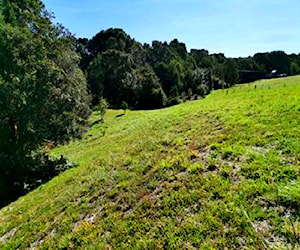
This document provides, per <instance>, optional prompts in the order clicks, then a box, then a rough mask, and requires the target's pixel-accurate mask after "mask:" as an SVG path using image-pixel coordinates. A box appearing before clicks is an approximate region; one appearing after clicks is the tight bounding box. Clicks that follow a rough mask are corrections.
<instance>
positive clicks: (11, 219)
mask: <svg viewBox="0 0 300 250" xmlns="http://www.w3.org/2000/svg"><path fill="white" fill-rule="evenodd" d="M122 114H123V111H122V110H109V111H108V113H107V114H106V116H105V122H104V123H103V124H102V123H99V124H96V125H94V126H93V127H92V128H91V129H90V130H89V132H88V133H87V134H86V135H85V136H84V137H83V139H82V140H80V141H74V142H72V143H71V144H69V145H66V146H62V147H59V148H57V149H55V150H54V151H53V152H52V153H53V154H55V155H60V154H63V155H65V156H67V157H68V158H69V159H70V160H72V161H75V162H77V163H79V167H77V168H74V169H71V170H68V171H66V172H65V173H63V174H61V175H60V176H58V177H56V178H54V179H53V180H52V181H50V182H49V183H47V184H45V185H43V186H41V187H40V188H38V189H37V190H35V191H33V192H31V193H30V194H28V195H27V196H25V197H22V198H20V199H19V200H18V201H16V202H15V203H13V204H11V205H10V206H8V207H5V208H3V209H2V210H1V211H0V247H1V248H7V249H14V248H26V247H41V248H45V249H47V248H74V249H77V248H94V249H101V248H104V249H110V248H113V249H156V248H184V249H193V248H195V249H199V248H203V249H211V248H217V249H219V248H221V249H222V248H225V247H227V248H234V249H240V248H243V247H246V248H254V249H262V248H279V249H282V248H287V249H289V248H292V247H297V246H298V247H299V241H300V238H299V234H300V233H299V221H300V213H299V205H300V202H299V191H300V190H299V184H300V179H299V171H300V140H299V139H300V118H299V117H300V116H299V115H300V77H299V76H296V77H289V78H281V79H273V80H264V81H259V82H255V83H252V84H245V85H238V86H236V87H235V88H232V89H229V90H218V91H214V92H213V93H212V94H210V95H209V96H207V97H206V98H205V99H203V100H199V101H193V102H188V103H185V104H181V105H177V106H174V107H170V108H167V109H162V110H154V111H128V112H127V113H126V114H125V115H122ZM98 118H99V114H98V113H97V112H95V113H94V114H93V117H92V118H91V121H95V120H97V119H98Z"/></svg>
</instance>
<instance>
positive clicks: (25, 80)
mask: <svg viewBox="0 0 300 250" xmlns="http://www.w3.org/2000/svg"><path fill="white" fill-rule="evenodd" d="M0 4H1V6H0V7H1V8H0V10H1V11H0V16H1V20H2V21H1V23H0V61H1V66H0V162H1V166H0V186H1V189H0V200H1V202H2V201H3V199H5V198H4V197H6V196H9V194H10V195H11V196H12V197H11V198H12V199H13V198H14V196H15V195H19V194H22V193H23V192H24V191H25V189H24V186H32V185H31V183H30V176H31V170H30V168H33V169H32V171H33V172H35V170H34V168H35V167H36V166H34V165H37V163H36V162H37V159H38V158H36V157H35V158H33V156H32V155H33V154H34V153H33V152H34V151H35V150H37V149H38V148H39V147H40V146H41V145H42V144H43V143H45V142H47V141H52V142H65V141H68V140H69V139H70V138H72V137H79V136H80V135H81V134H82V133H83V132H84V129H85V124H86V119H87V118H88V116H89V114H90V111H89V106H88V105H89V97H88V95H87V85H86V80H85V77H84V75H83V73H82V71H81V70H80V69H79V67H78V63H79V60H80V58H79V56H78V55H77V54H76V53H75V52H74V50H75V48H74V43H75V40H74V38H73V37H72V36H71V35H70V34H69V32H68V31H67V30H65V29H64V28H63V27H61V26H54V25H52V23H51V15H50V14H49V13H48V12H47V11H46V10H45V9H44V6H43V4H42V2H41V1H39V0H35V1H32V0H30V1H29V0H26V1H9V0H3V1H2V2H0ZM42 158H43V159H44V157H42ZM30 162H31V163H30ZM45 162H48V163H49V164H50V165H51V164H52V163H51V161H50V160H49V159H47V160H46V161H44V163H45ZM42 165H45V164H42ZM50 165H49V169H48V170H46V169H47V168H46V167H44V168H43V169H44V171H45V173H44V175H45V176H47V175H48V177H45V178H43V177H42V176H41V178H40V181H42V182H44V181H45V180H48V179H49V178H50V177H51V174H50V173H51V171H53V168H52V167H51V166H50ZM54 165H55V164H54ZM45 166H47V164H46V165H45ZM32 174H33V175H35V173H32ZM34 182H36V180H34ZM33 186H36V185H33ZM11 192H12V193H11Z"/></svg>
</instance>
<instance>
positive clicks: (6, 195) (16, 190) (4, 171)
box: [0, 154, 76, 208]
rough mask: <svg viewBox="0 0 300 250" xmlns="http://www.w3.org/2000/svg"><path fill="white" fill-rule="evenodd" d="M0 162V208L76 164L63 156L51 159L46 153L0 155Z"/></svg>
mask: <svg viewBox="0 0 300 250" xmlns="http://www.w3.org/2000/svg"><path fill="white" fill-rule="evenodd" d="M0 162H1V166H0V208H2V207H4V206H6V205H8V204H9V203H11V202H13V201H15V200H17V199H18V198H19V197H20V196H23V195H25V194H27V193H28V192H30V191H32V190H33V189H35V188H37V187H38V186H40V185H42V184H44V183H46V182H48V181H49V180H51V179H52V178H53V177H55V176H57V175H59V174H60V173H62V172H63V171H65V170H67V169H70V168H72V167H75V166H76V165H75V164H74V163H70V162H68V161H67V159H66V158H64V157H63V156H61V157H60V158H58V159H52V158H50V157H49V156H48V155H46V154H36V155H32V156H27V157H22V158H21V157H18V156H16V155H14V156H4V155H0Z"/></svg>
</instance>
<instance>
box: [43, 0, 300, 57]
mask: <svg viewBox="0 0 300 250" xmlns="http://www.w3.org/2000/svg"><path fill="white" fill-rule="evenodd" d="M43 2H44V4H45V5H46V8H47V9H48V10H50V11H53V12H54V13H55V16H56V19H55V22H59V23H62V24H63V25H64V26H65V27H66V28H68V29H69V30H70V31H71V32H72V33H74V34H75V35H76V37H87V38H91V37H93V36H94V35H95V34H96V33H98V32H99V31H100V30H104V29H108V28H111V27H114V28H122V29H124V30H125V32H126V33H128V34H129V35H130V36H131V37H133V38H135V39H136V40H137V41H140V42H142V43H144V42H147V43H151V42H152V41H153V40H159V41H167V42H169V41H171V40H172V39H173V38H177V39H178V40H179V41H181V42H184V43H185V44H186V45H187V48H188V49H191V48H198V49H202V48H204V49H207V50H209V52H210V53H219V52H223V53H225V55H226V56H228V57H238V56H249V55H253V54H254V53H256V52H267V51H273V50H284V51H285V52H287V53H297V54H298V53H300V0H107V1H104V0H84V1H83V0H44V1H43Z"/></svg>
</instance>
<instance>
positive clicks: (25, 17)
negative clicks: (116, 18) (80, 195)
mask: <svg viewBox="0 0 300 250" xmlns="http://www.w3.org/2000/svg"><path fill="white" fill-rule="evenodd" d="M52 21H53V15H52V13H49V12H48V11H47V10H46V9H45V6H44V4H43V3H42V1H40V0H22V1H21V0H14V1H11V0H0V62H1V65H0V206H2V205H5V204H7V203H8V202H10V201H12V200H14V199H15V198H17V197H18V196H20V195H22V194H25V193H26V192H28V191H30V190H32V189H34V188H35V187H37V186H38V185H40V184H41V183H44V182H46V181H48V180H49V179H50V178H52V177H53V176H55V175H57V174H58V173H60V172H61V171H63V170H65V169H67V168H69V167H72V164H71V163H69V162H68V161H67V160H66V159H65V158H64V157H63V156H61V157H60V158H58V159H53V158H51V157H49V156H48V155H47V154H46V153H45V152H44V150H43V148H45V146H46V145H47V144H50V145H52V144H53V145H56V144H58V143H66V142H68V141H69V140H71V139H73V138H80V137H81V135H82V134H83V133H84V132H85V131H86V129H87V128H88V126H89V124H88V118H89V115H90V114H91V110H92V109H94V108H99V106H100V107H106V106H107V105H106V104H108V105H109V107H110V108H124V107H125V108H128V107H129V108H131V109H156V108H162V107H166V106H171V105H174V104H178V103H181V102H183V101H186V100H192V99H198V98H203V97H205V95H207V94H208V93H210V91H211V90H213V89H219V88H228V87H231V86H233V85H234V84H238V83H243V82H249V81H253V80H256V79H259V78H265V77H272V76H274V75H282V74H288V75H293V74H300V55H296V54H292V55H287V54H285V53H284V52H282V51H274V52H270V53H258V54H256V55H254V56H253V57H248V58H226V57H225V55H224V54H221V53H219V54H210V53H209V52H208V51H207V50H204V49H192V50H191V51H187V48H186V45H185V44H184V43H183V42H179V41H178V40H177V39H173V40H172V41H171V42H169V43H168V42H161V41H153V42H152V43H151V45H150V44H147V43H145V44H142V43H140V42H138V41H136V40H135V39H133V38H131V37H130V36H129V35H128V34H126V33H125V32H124V31H123V30H122V29H116V28H111V29H108V30H103V31H100V32H99V33H98V34H96V35H95V36H94V37H93V38H91V39H87V38H78V39H76V38H75V37H74V36H73V35H72V34H71V33H70V32H69V31H68V30H67V29H65V28H64V27H63V26H62V25H59V24H57V25H54V24H53V23H52ZM274 70H276V71H274ZM274 72H275V73H274ZM271 73H272V74H271ZM270 74H271V75H270ZM102 114H103V112H102Z"/></svg>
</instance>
